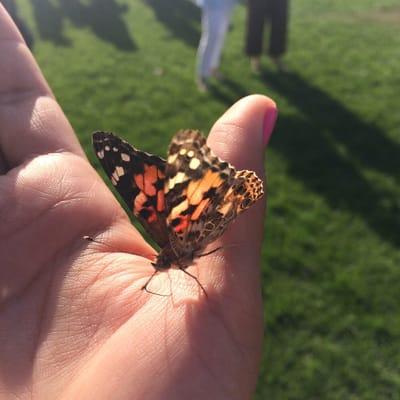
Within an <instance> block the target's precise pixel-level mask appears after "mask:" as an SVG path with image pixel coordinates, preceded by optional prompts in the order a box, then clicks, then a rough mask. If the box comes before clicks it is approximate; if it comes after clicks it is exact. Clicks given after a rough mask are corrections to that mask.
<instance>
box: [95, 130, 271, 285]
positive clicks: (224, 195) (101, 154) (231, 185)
mask: <svg viewBox="0 0 400 400" xmlns="http://www.w3.org/2000/svg"><path fill="white" fill-rule="evenodd" d="M93 146H94V150H95V152H96V155H97V157H98V158H99V160H100V163H101V165H102V166H103V168H104V170H105V172H106V173H107V175H108V177H109V178H110V179H111V182H112V184H113V185H114V186H115V188H116V189H117V191H118V192H119V194H120V195H121V196H122V198H123V199H124V201H125V202H126V204H127V205H128V207H129V209H130V210H131V211H132V212H133V214H134V215H135V216H136V217H137V218H138V219H139V221H140V222H141V224H142V225H143V227H144V228H145V229H146V231H147V232H148V233H149V234H150V236H151V237H152V238H153V239H154V241H155V242H156V243H157V244H158V245H159V246H160V248H161V251H160V253H159V254H158V256H157V259H156V260H155V262H154V263H153V266H154V268H155V270H156V271H155V273H156V272H157V271H160V270H166V269H168V268H170V267H172V266H174V267H176V268H179V269H181V270H182V271H184V272H186V273H187V274H188V275H190V276H192V277H193V278H194V279H196V281H197V278H196V277H194V276H193V275H191V274H189V273H188V272H187V271H185V269H186V268H187V267H188V266H189V265H191V264H192V263H193V260H194V258H195V257H199V256H202V255H204V254H201V252H202V250H203V249H204V248H205V247H206V246H207V245H208V244H209V243H211V242H213V241H214V240H216V239H217V238H218V237H219V236H221V235H222V234H223V232H224V231H225V229H226V227H227V226H228V224H229V222H231V221H232V220H233V219H235V218H236V216H237V215H238V214H240V213H241V212H242V211H244V210H246V209H247V208H249V207H250V206H251V205H252V204H253V203H254V202H256V201H257V200H258V199H259V198H260V197H262V195H263V184H262V181H261V180H260V179H259V178H258V177H257V175H256V174H255V173H254V172H252V171H236V170H235V168H234V167H233V166H232V165H230V164H228V163H227V162H225V161H222V160H220V159H219V158H218V157H217V156H215V155H214V154H213V153H212V151H211V150H210V148H209V147H208V146H207V144H206V139H205V137H204V136H203V135H202V134H201V133H200V132H199V131H195V130H181V131H179V132H178V133H177V134H176V135H175V136H174V137H173V139H172V141H171V144H170V146H169V149H168V158H167V161H165V160H163V159H162V158H160V157H157V156H155V155H152V154H149V153H145V152H143V151H140V150H137V149H135V148H134V147H132V146H131V145H130V144H129V143H127V142H126V141H124V140H122V139H120V138H118V137H117V136H115V135H113V134H112V133H106V132H95V133H94V134H93ZM207 254H209V253H207ZM148 282H149V281H148ZM148 282H147V283H148ZM197 282H198V281H197ZM199 284H200V283H199ZM146 286H147V284H146V285H145V286H144V288H146ZM200 286H201V285H200Z"/></svg>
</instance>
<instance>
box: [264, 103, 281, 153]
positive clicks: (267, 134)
mask: <svg viewBox="0 0 400 400" xmlns="http://www.w3.org/2000/svg"><path fill="white" fill-rule="evenodd" d="M277 117H278V109H277V108H269V109H268V110H267V112H266V113H265V116H264V132H263V143H264V146H266V145H267V144H268V142H269V139H270V138H271V135H272V132H273V130H274V126H275V122H276V118H277Z"/></svg>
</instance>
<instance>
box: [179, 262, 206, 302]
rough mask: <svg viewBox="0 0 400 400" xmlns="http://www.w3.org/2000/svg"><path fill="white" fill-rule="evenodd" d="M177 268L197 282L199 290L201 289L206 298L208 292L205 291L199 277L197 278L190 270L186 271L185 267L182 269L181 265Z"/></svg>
mask: <svg viewBox="0 0 400 400" xmlns="http://www.w3.org/2000/svg"><path fill="white" fill-rule="evenodd" d="M179 269H180V270H181V271H182V272H184V273H185V274H186V275H189V276H190V277H191V278H193V279H194V280H195V281H196V282H197V284H198V285H199V286H200V287H201V290H202V291H203V293H204V295H205V296H206V297H207V298H208V294H207V292H206V289H204V286H203V285H202V284H201V283H200V281H199V279H198V278H197V276H195V275H193V274H191V273H190V272H188V271H186V269H184V268H183V267H179Z"/></svg>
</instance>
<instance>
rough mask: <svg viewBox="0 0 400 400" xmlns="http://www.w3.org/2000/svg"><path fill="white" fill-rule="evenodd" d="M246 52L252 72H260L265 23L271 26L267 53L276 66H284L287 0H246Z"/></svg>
mask: <svg viewBox="0 0 400 400" xmlns="http://www.w3.org/2000/svg"><path fill="white" fill-rule="evenodd" d="M247 2H248V3H247V4H248V8H247V10H248V11H247V30H246V54H247V55H248V56H249V57H250V62H251V68H252V70H253V72H256V73H259V72H260V57H261V54H262V50H263V35H264V28H265V25H266V24H267V23H268V22H269V24H270V26H271V32H270V39H269V49H268V55H269V56H270V57H271V60H272V62H273V63H274V64H275V65H276V66H277V68H278V69H279V70H280V71H282V70H284V69H285V66H284V64H283V62H282V56H283V54H284V53H285V51H286V47H287V26H288V8H289V0H247Z"/></svg>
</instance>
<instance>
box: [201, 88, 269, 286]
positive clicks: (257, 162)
mask: <svg viewBox="0 0 400 400" xmlns="http://www.w3.org/2000/svg"><path fill="white" fill-rule="evenodd" d="M276 117H277V108H276V105H275V103H274V102H273V101H272V100H271V99H270V98H268V97H265V96H261V95H252V96H248V97H245V98H243V99H241V100H239V101H238V102H237V103H235V104H234V105H233V106H232V107H231V108H230V109H229V110H228V111H226V112H225V114H224V115H223V116H222V117H221V118H220V119H219V120H218V121H217V122H216V123H215V124H214V126H213V127H212V129H211V132H210V135H209V137H208V145H209V146H210V148H211V149H212V150H213V152H214V153H215V154H216V155H218V156H219V157H220V158H221V159H223V160H225V161H228V162H230V163H231V164H232V165H233V166H234V167H235V168H236V169H237V170H241V169H248V170H252V171H254V172H256V174H257V175H258V177H259V178H260V179H263V180H264V153H265V148H266V146H267V144H268V141H269V138H270V136H271V134H272V130H273V128H274V125H275V120H276ZM264 192H266V187H265V185H264ZM265 203H266V202H265V197H264V198H262V199H260V200H259V201H257V202H256V204H254V205H253V206H252V207H250V209H249V210H247V211H245V212H244V213H243V214H241V215H239V216H238V218H237V220H236V221H235V222H233V223H232V224H231V226H230V227H229V228H228V230H227V232H226V233H225V234H224V235H223V237H222V238H221V239H220V243H219V245H220V246H222V248H223V250H222V252H221V253H220V254H219V255H218V253H219V252H216V253H214V254H215V261H217V263H218V264H222V268H221V269H219V268H218V270H219V272H221V273H222V274H223V276H222V277H221V276H219V279H218V278H217V280H219V281H220V282H221V283H222V284H223V286H225V285H224V283H227V282H226V279H227V277H228V276H230V277H233V280H232V282H229V290H232V289H233V290H235V289H236V288H237V289H238V290H240V291H241V292H243V293H248V290H250V291H252V292H254V291H255V292H258V286H259V275H260V268H259V263H260V251H261V244H262V239H263V222H264V214H265ZM218 257H219V258H220V260H219V261H220V262H218ZM213 264H214V263H213ZM208 272H209V274H208V276H212V275H214V274H215V273H216V271H215V270H214V271H213V272H214V274H213V273H211V271H208ZM232 274H233V275H232ZM215 278H216V276H215V275H214V279H215ZM221 278H222V279H221ZM214 279H213V280H214ZM224 281H225V282H224ZM236 285H237V286H236Z"/></svg>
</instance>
